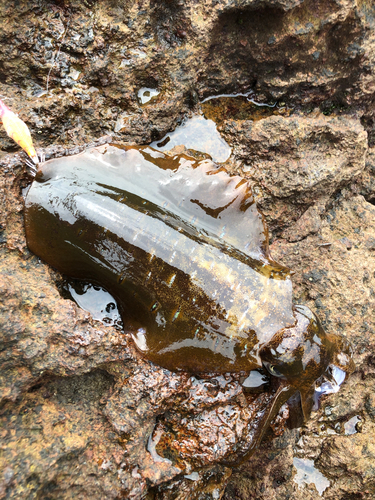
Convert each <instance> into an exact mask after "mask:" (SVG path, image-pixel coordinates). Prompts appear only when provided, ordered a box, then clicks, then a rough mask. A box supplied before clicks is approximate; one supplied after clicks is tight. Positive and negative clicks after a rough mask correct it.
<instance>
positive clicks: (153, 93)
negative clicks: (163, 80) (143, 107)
mask: <svg viewBox="0 0 375 500" xmlns="http://www.w3.org/2000/svg"><path fill="white" fill-rule="evenodd" d="M159 94H160V92H159V91H158V90H156V89H151V88H149V87H142V88H141V89H139V90H138V93H137V97H138V101H139V103H140V104H147V103H148V102H150V101H151V100H152V99H155V98H156V97H157V96H158V95H159Z"/></svg>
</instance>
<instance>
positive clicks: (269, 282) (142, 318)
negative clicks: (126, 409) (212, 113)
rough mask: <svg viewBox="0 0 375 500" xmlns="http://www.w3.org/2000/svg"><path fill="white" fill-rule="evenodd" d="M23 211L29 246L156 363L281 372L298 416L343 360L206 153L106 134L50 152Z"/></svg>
mask: <svg viewBox="0 0 375 500" xmlns="http://www.w3.org/2000/svg"><path fill="white" fill-rule="evenodd" d="M25 219H26V235H27V242H28V246H29V248H30V250H31V251H32V252H34V253H35V254H36V255H38V256H39V257H41V258H42V259H43V260H45V261H46V262H48V263H49V264H50V265H52V266H53V267H55V268H57V269H58V270H59V271H60V272H62V273H64V274H66V275H67V276H70V277H73V278H78V279H82V280H86V281H89V282H91V283H94V284H98V285H100V286H102V287H104V288H105V289H106V290H108V291H109V292H110V293H111V294H112V295H113V296H114V297H115V298H116V300H117V302H118V305H119V308H120V312H121V315H122V319H123V323H124V327H125V330H126V331H130V332H131V335H132V337H133V340H134V342H135V344H136V346H137V348H138V350H139V351H141V352H142V354H143V355H144V356H145V357H146V358H148V359H149V360H151V361H153V362H155V363H157V364H159V365H161V366H163V367H165V368H168V369H170V370H174V371H176V370H184V371H188V372H191V373H209V372H220V373H224V372H239V371H246V372H248V371H251V370H254V369H258V368H265V369H266V370H268V371H269V373H270V374H271V375H273V376H275V377H277V378H279V379H280V381H282V383H281V385H280V388H279V389H278V391H279V393H278V394H279V396H278V398H276V399H277V401H278V407H280V405H281V404H282V402H284V401H285V400H286V399H288V397H290V395H291V394H293V393H294V392H296V391H299V392H300V393H301V399H302V407H303V410H304V413H305V415H307V414H308V413H309V410H310V409H311V405H312V401H313V393H314V384H315V382H316V381H317V380H318V379H320V377H322V375H327V373H328V372H332V366H333V365H335V366H337V367H338V369H342V370H348V367H349V365H350V356H349V350H348V348H347V347H345V346H344V344H343V342H342V341H341V339H339V338H338V337H335V336H333V335H328V334H326V333H325V332H324V330H323V328H322V327H321V325H320V323H319V320H318V319H317V318H316V316H315V315H314V314H313V313H312V312H311V311H310V310H309V309H308V308H307V307H304V306H295V305H293V302H292V282H291V278H290V270H289V269H288V268H286V267H284V266H281V265H279V264H277V263H276V262H274V261H273V260H272V259H271V257H270V254H269V250H268V233H267V228H266V225H265V222H264V220H263V217H262V215H261V214H260V213H259V211H258V209H257V207H256V204H255V203H254V199H253V196H252V192H251V188H250V186H249V184H248V182H246V181H245V180H244V179H241V178H240V177H237V176H233V177H231V176H229V174H228V173H226V171H225V170H224V169H223V168H219V167H217V166H216V165H215V164H214V163H213V162H212V161H210V160H203V161H196V160H195V159H193V158H190V157H188V156H184V155H176V156H173V157H170V156H167V155H165V154H164V153H161V152H159V151H155V150H154V149H152V148H150V147H147V146H146V147H120V146H116V145H108V144H107V145H104V146H100V147H97V148H92V149H89V150H87V151H85V152H84V153H81V154H78V155H74V156H70V157H63V158H58V159H54V160H50V161H48V162H46V163H44V164H42V165H41V166H40V171H39V173H38V174H37V176H36V178H35V181H34V182H33V184H32V186H31V187H30V190H29V192H28V194H27V198H26V212H25ZM331 378H332V377H331ZM272 412H273V413H274V411H273V410H272Z"/></svg>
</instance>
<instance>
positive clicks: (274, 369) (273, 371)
mask: <svg viewBox="0 0 375 500" xmlns="http://www.w3.org/2000/svg"><path fill="white" fill-rule="evenodd" d="M263 364H264V366H265V367H266V369H267V371H268V372H269V373H270V374H271V375H273V376H274V377H283V376H284V375H283V374H282V373H281V372H280V371H279V370H278V369H277V366H276V365H271V363H263Z"/></svg>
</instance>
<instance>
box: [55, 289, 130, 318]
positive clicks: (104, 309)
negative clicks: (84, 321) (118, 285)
mask: <svg viewBox="0 0 375 500" xmlns="http://www.w3.org/2000/svg"><path fill="white" fill-rule="evenodd" d="M64 292H65V294H66V295H69V296H70V297H69V298H71V299H72V300H74V302H76V304H77V305H78V306H79V307H80V308H81V309H83V310H84V311H87V312H89V313H90V314H91V316H92V317H93V319H95V320H97V321H101V322H102V323H105V324H106V325H118V326H120V325H121V324H122V322H121V317H120V313H119V311H118V309H117V303H116V301H115V299H114V298H113V297H112V295H111V294H110V293H108V292H107V291H106V290H104V288H102V287H100V286H96V285H92V284H90V283H78V282H73V281H72V282H67V283H66V284H65V285H64Z"/></svg>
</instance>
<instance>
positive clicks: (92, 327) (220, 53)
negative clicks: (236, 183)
mask: <svg viewBox="0 0 375 500" xmlns="http://www.w3.org/2000/svg"><path fill="white" fill-rule="evenodd" d="M0 23H1V29H0V51H1V57H0V98H1V99H3V100H4V102H5V103H6V104H8V106H10V107H11V108H12V109H13V110H14V111H16V112H18V113H19V116H20V117H21V118H22V119H23V120H24V121H25V122H26V123H27V124H28V126H29V128H30V130H31V133H32V136H33V138H34V142H35V145H36V148H37V150H38V151H39V152H40V153H42V152H43V153H44V154H45V156H46V157H47V158H51V157H56V156H63V155H67V154H72V153H74V152H78V151H81V150H83V149H84V148H85V147H87V146H88V145H89V144H99V143H104V142H108V141H120V142H122V143H123V144H153V146H155V147H158V148H160V149H163V150H166V149H169V148H171V147H174V150H176V148H177V150H181V149H183V148H184V147H185V148H190V149H194V150H199V151H201V152H203V153H206V154H207V153H208V154H210V155H211V156H212V157H213V158H214V159H215V160H216V161H218V162H224V163H223V164H224V166H225V167H226V168H227V170H228V171H229V172H231V173H238V174H240V175H242V176H243V177H245V178H247V179H249V180H250V181H251V182H253V183H254V192H255V193H256V196H257V200H258V205H259V207H260V208H261V210H262V211H263V213H264V215H265V217H266V220H267V223H268V225H269V228H270V235H271V251H272V256H273V258H274V259H275V260H276V261H278V262H280V263H282V264H284V265H287V266H289V267H290V268H291V269H292V270H293V271H294V275H293V283H294V300H295V302H296V303H302V304H306V305H308V306H309V307H311V308H312V309H313V310H314V311H316V312H317V314H318V315H319V317H320V318H321V320H322V323H323V325H324V327H325V329H326V330H327V331H328V332H332V333H339V334H341V335H344V336H345V337H347V338H348V339H349V340H350V342H351V343H352V345H353V350H354V360H355V363H356V370H355V372H354V373H353V374H352V375H351V377H350V378H349V380H348V381H347V382H346V384H345V385H344V386H343V387H342V389H341V390H340V392H339V393H338V394H331V395H328V396H326V397H325V398H324V399H323V401H322V404H321V407H320V409H319V410H318V411H317V412H315V413H313V414H312V417H311V419H310V420H309V421H308V422H306V423H305V425H303V426H300V427H298V428H294V429H289V428H288V418H287V417H288V409H287V408H286V407H284V408H283V409H282V410H281V411H280V413H279V415H278V417H277V418H276V420H275V422H274V423H273V425H272V429H271V430H270V431H269V433H268V434H267V436H266V437H265V439H264V440H263V443H262V444H261V446H260V447H259V449H258V450H257V451H256V452H255V453H254V454H253V456H252V457H251V458H250V459H249V460H246V461H245V462H244V463H242V464H241V465H238V463H239V461H240V459H241V457H242V458H243V457H244V455H245V450H246V447H247V446H248V445H249V442H251V437H252V433H253V430H254V426H255V425H256V423H255V422H256V418H255V415H256V413H257V412H259V411H261V410H262V408H264V405H266V404H267V398H269V397H270V394H269V393H268V392H267V391H264V392H263V393H261V394H255V395H253V394H247V393H244V392H243V389H242V386H241V383H240V382H241V380H240V377H239V375H230V374H228V375H226V376H220V377H215V376H214V375H213V376H212V377H206V378H203V379H202V378H199V377H194V376H191V375H188V374H174V373H171V372H168V371H167V370H164V369H161V368H159V367H157V366H155V365H152V364H151V363H148V362H147V361H145V360H143V359H142V358H141V357H140V356H139V355H138V354H137V352H136V351H135V349H134V347H133V345H132V343H131V341H130V340H129V337H128V335H126V332H123V331H122V330H121V329H120V328H118V326H116V325H108V324H107V325H106V324H103V323H101V322H98V321H96V320H94V319H93V318H92V317H91V316H90V314H88V313H87V312H85V311H84V310H83V309H81V308H79V307H78V306H77V305H76V304H75V303H74V302H73V301H72V300H69V299H67V298H66V294H64V293H63V288H64V287H63V286H62V283H63V280H64V277H62V276H60V275H59V274H58V273H57V272H56V271H54V270H53V269H51V268H49V267H48V266H47V265H46V264H44V263H43V262H41V261H40V260H39V259H38V258H37V257H35V256H34V255H32V254H31V253H30V252H29V251H28V249H27V246H26V241H25V235H24V226H23V192H24V190H25V188H27V186H28V184H30V182H31V181H32V177H31V175H30V172H29V171H28V168H27V166H26V164H25V155H24V153H23V152H20V151H19V149H18V148H17V146H15V145H14V143H12V141H11V140H10V139H9V138H8V137H7V136H6V134H5V132H3V131H2V132H1V133H0V255H1V263H0V297H1V299H0V300H1V302H0V322H1V330H0V346H1V351H0V363H1V370H0V398H1V410H0V436H1V440H0V447H1V453H0V498H4V499H34V498H35V499H44V500H47V499H69V498H75V499H87V498H91V499H94V498H95V499H96V498H98V499H99V498H113V499H117V498H129V499H130V498H131V499H142V498H147V499H150V500H151V499H158V500H161V499H163V500H169V499H171V500H172V499H180V500H184V499H197V500H198V499H199V500H203V499H214V500H217V499H220V498H223V499H225V500H232V499H238V500H242V499H243V500H245V499H250V498H254V499H263V498H264V499H266V498H267V500H269V499H288V498H290V499H292V498H293V499H299V498H303V499H316V498H318V497H319V496H320V497H322V498H326V499H340V500H349V499H371V498H374V496H375V482H374V465H373V464H374V459H375V446H374V435H375V398H374V393H375V390H374V389H375V387H374V380H375V337H374V327H375V317H374V306H375V229H374V222H375V206H374V205H375V129H374V111H373V110H374V92H375V76H374V74H375V67H374V64H375V60H374V54H375V8H374V6H373V2H372V1H370V0H368V1H367V0H335V1H333V0H318V1H317V0H305V1H303V0H238V1H231V0H227V1H225V0H212V1H207V2H194V1H192V0H179V1H178V0H175V1H174V0H171V1H168V2H142V1H139V2H135V3H133V2H128V1H125V0H97V1H95V0H85V1H82V2H78V1H75V0H72V1H70V0H60V1H57V0H56V1H55V2H48V1H41V0H39V1H35V2H18V1H15V0H14V1H13V0H9V1H7V2H2V3H1V5H0ZM218 96H221V97H218ZM213 97H214V98H213Z"/></svg>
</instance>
